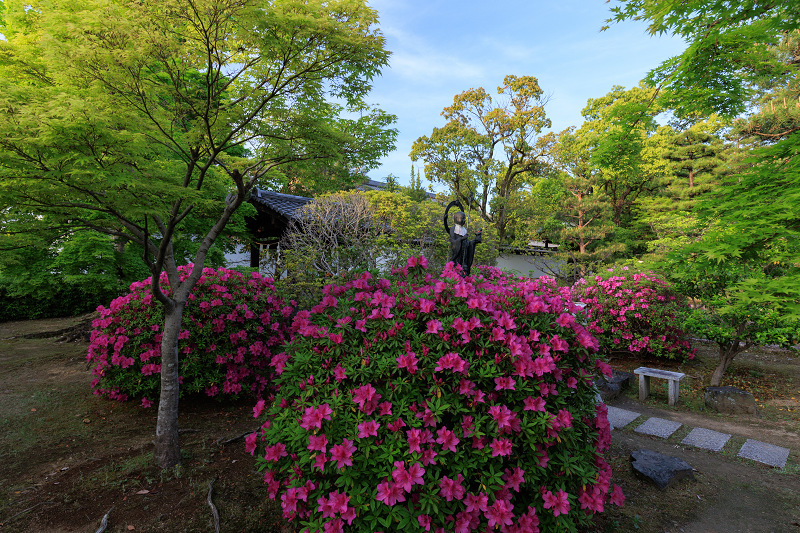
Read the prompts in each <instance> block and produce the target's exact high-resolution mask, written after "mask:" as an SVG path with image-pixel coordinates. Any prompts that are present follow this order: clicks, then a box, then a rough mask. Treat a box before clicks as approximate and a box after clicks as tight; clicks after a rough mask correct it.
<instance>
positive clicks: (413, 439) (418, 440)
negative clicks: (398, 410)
mask: <svg viewBox="0 0 800 533" xmlns="http://www.w3.org/2000/svg"><path fill="white" fill-rule="evenodd" d="M406 439H407V440H408V453H414V452H417V453H422V449H421V448H420V444H422V431H421V430H419V429H417V428H413V429H409V430H408V431H406Z"/></svg>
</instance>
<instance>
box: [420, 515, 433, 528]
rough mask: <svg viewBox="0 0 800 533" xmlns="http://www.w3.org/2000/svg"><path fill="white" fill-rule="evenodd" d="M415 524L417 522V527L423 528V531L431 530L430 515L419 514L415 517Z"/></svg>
mask: <svg viewBox="0 0 800 533" xmlns="http://www.w3.org/2000/svg"><path fill="white" fill-rule="evenodd" d="M417 522H419V527H421V528H424V529H425V531H430V530H431V517H430V515H426V514H421V515H419V516H418V517H417Z"/></svg>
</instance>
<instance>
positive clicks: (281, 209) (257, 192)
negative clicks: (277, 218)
mask: <svg viewBox="0 0 800 533" xmlns="http://www.w3.org/2000/svg"><path fill="white" fill-rule="evenodd" d="M312 199H313V198H306V197H305V196H294V195H291V194H283V193H280V192H273V191H266V190H264V189H259V188H255V189H253V194H252V195H251V197H250V201H251V202H254V203H257V204H261V205H262V206H264V207H268V208H270V209H271V210H273V211H275V212H277V213H279V214H280V215H281V216H283V217H285V218H286V219H287V220H291V219H292V218H294V213H295V211H297V210H298V209H300V208H301V207H303V206H304V205H306V204H307V203H309V202H310V201H311V200H312Z"/></svg>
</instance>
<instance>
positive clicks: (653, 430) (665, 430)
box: [634, 417, 681, 439]
mask: <svg viewBox="0 0 800 533" xmlns="http://www.w3.org/2000/svg"><path fill="white" fill-rule="evenodd" d="M679 427H681V423H680V422H673V421H672V420H665V419H663V418H656V417H653V418H648V419H647V420H645V421H644V424H642V425H641V426H639V427H638V428H636V429H634V431H635V432H637V433H644V434H645V435H655V436H656V437H663V438H665V439H666V438H667V437H669V436H670V435H672V434H673V433H675V431H677V430H678V428H679Z"/></svg>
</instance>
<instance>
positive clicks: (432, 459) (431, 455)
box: [420, 448, 438, 466]
mask: <svg viewBox="0 0 800 533" xmlns="http://www.w3.org/2000/svg"><path fill="white" fill-rule="evenodd" d="M437 455H438V454H437V453H436V452H435V451H433V448H425V449H424V450H423V451H422V457H421V458H420V462H421V463H422V464H423V465H425V466H430V465H435V464H436V456H437Z"/></svg>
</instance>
